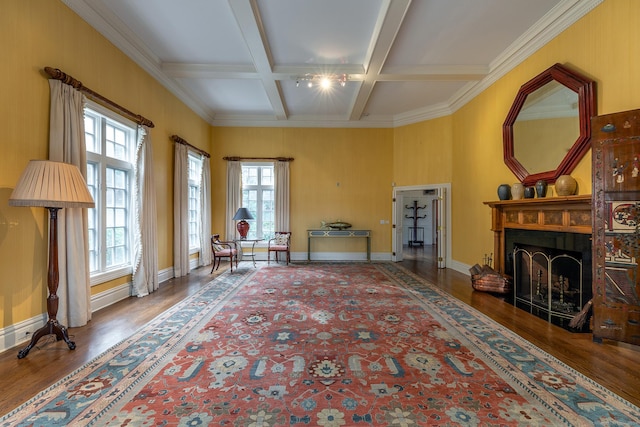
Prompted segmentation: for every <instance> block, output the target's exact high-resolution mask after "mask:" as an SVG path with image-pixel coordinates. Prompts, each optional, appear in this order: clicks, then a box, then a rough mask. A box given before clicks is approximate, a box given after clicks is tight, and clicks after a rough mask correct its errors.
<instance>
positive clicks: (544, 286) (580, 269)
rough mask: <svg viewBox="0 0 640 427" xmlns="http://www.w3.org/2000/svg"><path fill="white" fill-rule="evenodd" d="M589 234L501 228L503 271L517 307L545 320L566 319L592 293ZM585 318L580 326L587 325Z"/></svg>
mask: <svg viewBox="0 0 640 427" xmlns="http://www.w3.org/2000/svg"><path fill="white" fill-rule="evenodd" d="M590 237H591V236H589V235H585V234H577V233H558V232H551V231H531V230H517V229H505V250H507V251H508V253H506V254H505V260H506V263H505V271H506V273H507V274H509V275H510V276H512V277H513V295H512V296H511V298H510V299H509V301H510V302H511V303H513V304H514V305H515V306H516V307H518V308H521V309H523V310H526V311H528V312H530V313H532V314H535V315H536V316H538V317H541V318H543V319H545V320H547V321H549V322H550V323H553V324H555V325H558V326H561V327H563V328H566V329H569V330H573V329H570V328H569V322H570V321H571V319H573V317H574V316H576V315H577V314H578V313H579V312H580V310H581V309H582V307H583V306H584V305H585V304H586V303H587V301H589V300H590V299H591V294H592V291H591V238H590ZM588 326H589V325H588V324H585V325H584V326H583V327H582V328H580V331H588Z"/></svg>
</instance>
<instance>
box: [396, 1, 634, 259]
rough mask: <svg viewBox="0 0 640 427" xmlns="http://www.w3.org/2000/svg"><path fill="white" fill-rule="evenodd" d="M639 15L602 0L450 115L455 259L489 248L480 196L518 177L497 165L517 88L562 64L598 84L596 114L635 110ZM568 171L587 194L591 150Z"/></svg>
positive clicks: (628, 5)
mask: <svg viewBox="0 0 640 427" xmlns="http://www.w3.org/2000/svg"><path fill="white" fill-rule="evenodd" d="M638 16H640V2H638V1H636V0H605V1H604V2H603V3H601V4H600V5H599V6H598V7H596V8H595V9H594V10H593V11H591V12H590V13H589V14H588V15H586V16H585V17H583V18H582V19H580V20H579V21H578V22H576V23H575V24H574V25H572V26H571V27H570V28H568V29H567V30H565V31H564V32H563V33H562V34H560V35H559V36H558V37H556V38H555V39H553V40H552V41H551V42H549V43H548V44H547V45H546V46H544V47H543V48H541V49H540V50H539V51H537V52H536V53H534V54H533V55H531V56H530V57H529V58H528V59H527V60H525V61H524V62H523V63H522V64H520V65H519V66H517V67H516V68H515V69H513V70H512V71H511V72H509V73H508V74H507V75H505V76H504V77H502V78H501V79H499V80H498V81H497V82H496V83H494V84H493V85H492V86H491V87H490V88H488V89H487V90H485V91H484V92H483V93H482V94H480V95H479V96H477V97H476V98H474V99H473V100H472V101H471V102H469V103H468V104H466V105H465V106H464V107H462V108H461V109H460V110H458V111H456V112H455V113H454V114H453V166H452V169H453V175H452V204H453V208H452V223H453V226H452V227H451V229H450V230H451V233H452V249H453V253H452V257H453V259H454V260H456V261H459V262H462V263H465V264H469V265H473V264H474V263H476V262H479V261H480V260H481V259H482V256H483V254H484V253H490V252H492V250H493V240H492V239H493V237H492V233H491V231H490V230H489V228H490V226H491V216H490V211H489V208H488V207H487V206H485V205H483V201H487V200H496V199H497V194H496V188H497V187H498V185H499V184H501V183H508V184H511V183H513V182H516V178H515V176H514V175H513V174H512V173H511V172H510V171H509V169H507V167H506V166H505V165H504V162H503V155H502V123H503V122H504V119H505V118H506V116H507V113H508V112H509V108H510V106H511V104H512V102H513V99H514V97H515V95H516V93H517V91H518V89H519V87H520V85H522V84H523V83H524V82H526V81H528V80H530V79H531V78H532V77H534V76H536V75H537V74H538V73H540V72H542V71H543V70H545V69H547V68H548V67H550V66H551V65H553V64H555V63H561V64H564V65H567V66H569V67H571V68H573V69H575V70H577V71H579V72H581V73H582V74H583V75H586V76H588V77H591V78H593V79H594V80H595V81H596V86H597V113H598V114H607V113H611V112H615V111H624V110H630V109H634V108H639V107H640V79H638V76H639V75H640V56H639V55H636V54H635V52H636V51H637V44H638V41H639V40H640V27H639V26H638V25H637V23H636V22H635V21H636V18H637V17H638ZM397 143H398V141H396V144H397ZM396 162H398V160H396ZM572 175H573V176H574V177H575V178H576V180H577V181H578V187H579V188H578V191H579V194H590V193H591V153H590V152H589V153H588V154H587V155H586V156H585V158H584V159H583V160H582V161H581V162H580V164H579V165H578V166H577V168H576V170H575V171H574V172H573V173H572Z"/></svg>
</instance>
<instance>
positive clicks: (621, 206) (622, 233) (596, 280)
mask: <svg viewBox="0 0 640 427" xmlns="http://www.w3.org/2000/svg"><path fill="white" fill-rule="evenodd" d="M591 124H592V146H591V148H592V159H593V203H594V206H593V232H594V235H593V246H592V247H593V339H594V340H595V341H601V340H602V339H612V340H617V341H624V342H628V343H632V344H636V345H640V299H639V295H640V277H639V274H638V273H639V271H638V261H639V260H640V110H633V111H625V112H621V113H615V114H608V115H603V116H597V117H594V118H592V122H591Z"/></svg>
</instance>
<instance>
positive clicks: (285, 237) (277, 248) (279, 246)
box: [267, 231, 291, 264]
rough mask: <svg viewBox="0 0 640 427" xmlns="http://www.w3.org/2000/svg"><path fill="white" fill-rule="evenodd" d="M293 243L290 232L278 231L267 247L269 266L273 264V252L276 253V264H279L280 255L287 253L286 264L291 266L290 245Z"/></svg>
mask: <svg viewBox="0 0 640 427" xmlns="http://www.w3.org/2000/svg"><path fill="white" fill-rule="evenodd" d="M290 243H291V232H290V231H276V232H275V234H274V237H273V238H271V239H269V244H268V247H267V264H269V263H270V262H271V252H275V253H276V262H278V253H279V252H285V253H286V258H285V259H286V262H287V264H289V262H290V261H291V253H290V251H289V245H290Z"/></svg>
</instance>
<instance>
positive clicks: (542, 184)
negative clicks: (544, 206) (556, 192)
mask: <svg viewBox="0 0 640 427" xmlns="http://www.w3.org/2000/svg"><path fill="white" fill-rule="evenodd" d="M536 193H537V194H538V197H544V196H546V195H547V181H545V180H544V179H541V180H539V181H537V182H536Z"/></svg>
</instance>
